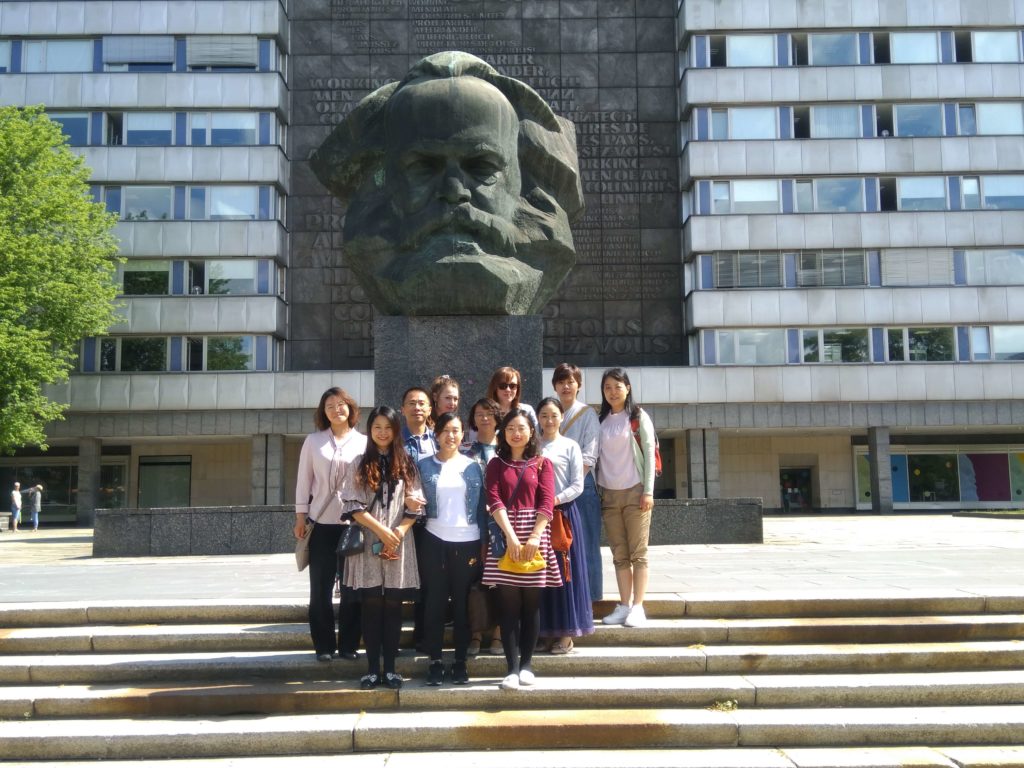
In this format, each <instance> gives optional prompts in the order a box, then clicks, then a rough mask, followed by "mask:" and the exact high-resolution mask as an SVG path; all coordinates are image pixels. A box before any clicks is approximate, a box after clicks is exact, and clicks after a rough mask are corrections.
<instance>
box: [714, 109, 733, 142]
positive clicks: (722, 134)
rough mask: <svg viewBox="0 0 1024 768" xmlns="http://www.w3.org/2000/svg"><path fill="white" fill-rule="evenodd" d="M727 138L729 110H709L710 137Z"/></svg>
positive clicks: (716, 139) (720, 139) (723, 139)
mask: <svg viewBox="0 0 1024 768" xmlns="http://www.w3.org/2000/svg"><path fill="white" fill-rule="evenodd" d="M728 138H729V110H727V109H713V110H711V139H712V141H725V140H726V139H728Z"/></svg>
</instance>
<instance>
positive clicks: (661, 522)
mask: <svg viewBox="0 0 1024 768" xmlns="http://www.w3.org/2000/svg"><path fill="white" fill-rule="evenodd" d="M763 543H764V527H763V524H762V512H761V499H756V498H751V499H743V498H740V499H657V500H655V502H654V513H653V515H652V516H651V544H652V545H660V544H763Z"/></svg>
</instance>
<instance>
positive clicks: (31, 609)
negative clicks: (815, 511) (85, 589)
mask: <svg viewBox="0 0 1024 768" xmlns="http://www.w3.org/2000/svg"><path fill="white" fill-rule="evenodd" d="M614 605H615V604H614V602H613V601H610V600H603V601H599V602H597V603H595V604H594V615H595V616H596V617H597V618H598V619H600V618H601V617H603V616H604V615H605V614H606V613H609V612H610V611H611V610H612V608H614ZM644 607H645V609H646V611H647V615H648V616H650V617H651V618H659V619H671V618H683V617H688V618H694V619H700V618H704V619H720V618H773V617H774V618H781V617H804V618H809V617H826V616H832V617H838V616H912V615H919V616H920V615H943V614H950V615H970V614H982V613H985V614H998V613H1020V614H1024V588H1022V589H1021V590H1019V591H1002V592H999V593H993V594H988V595H978V594H970V593H967V592H961V591H958V590H951V591H943V592H934V591H924V590H899V591H896V590H868V591H853V590H850V591H836V592H833V593H823V594H818V595H810V596H809V595H807V594H801V593H792V594H788V593H764V594H756V595H752V594H750V593H749V592H736V593H732V594H730V593H726V594H723V593H721V592H715V593H708V594H703V593H685V594H684V593H680V594H678V595H674V596H673V595H658V596H657V597H655V598H652V599H650V600H647V601H645V603H644ZM306 611H307V603H306V601H305V600H304V599H282V598H266V599H263V600H258V599H252V598H247V599H245V600H236V599H221V600H209V599H203V600H194V601H181V600H153V601H146V602H140V601H96V602H95V603H77V602H50V603H5V604H3V605H0V627H4V628H14V627H43V626H75V625H83V624H175V623H177V624H198V623H220V622H229V623H289V622H304V621H305V620H306Z"/></svg>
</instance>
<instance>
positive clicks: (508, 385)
mask: <svg viewBox="0 0 1024 768" xmlns="http://www.w3.org/2000/svg"><path fill="white" fill-rule="evenodd" d="M498 389H519V385H518V384H515V383H513V382H511V381H504V382H502V383H501V384H499V385H498Z"/></svg>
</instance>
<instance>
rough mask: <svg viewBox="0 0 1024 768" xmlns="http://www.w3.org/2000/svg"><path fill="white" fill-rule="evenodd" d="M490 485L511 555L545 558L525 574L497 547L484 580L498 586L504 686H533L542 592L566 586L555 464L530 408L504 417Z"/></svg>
mask: <svg viewBox="0 0 1024 768" xmlns="http://www.w3.org/2000/svg"><path fill="white" fill-rule="evenodd" d="M484 485H485V487H486V492H487V505H488V508H489V511H490V514H491V516H492V517H493V518H494V519H495V520H496V521H497V523H498V526H499V527H500V528H501V531H502V533H503V534H504V538H505V544H506V548H507V553H508V555H509V557H510V558H511V559H512V560H514V561H516V562H528V561H530V560H532V559H533V557H534V555H536V554H538V553H539V554H540V556H541V558H542V559H543V561H544V566H543V567H542V568H541V569H540V570H536V571H531V572H529V573H521V572H514V571H508V570H502V569H501V568H499V567H498V562H499V557H498V555H497V553H496V552H495V551H494V550H493V548H491V549H489V550H488V553H487V562H486V564H485V566H484V577H483V583H484V584H490V585H494V586H495V587H497V590H498V604H499V606H500V613H501V622H500V623H501V637H502V641H503V643H504V646H505V663H506V664H507V666H508V670H507V675H506V677H505V679H504V680H502V681H501V687H502V688H504V689H506V690H512V689H516V688H519V687H520V686H530V685H533V682H534V674H533V668H532V660H533V649H534V646H536V644H537V636H538V633H539V630H540V596H541V590H542V589H543V588H544V587H559V586H561V585H562V577H561V575H560V573H559V570H558V561H557V560H556V558H555V552H554V550H553V549H552V548H551V532H550V530H549V528H548V523H550V522H551V517H552V515H553V514H554V502H555V474H554V470H553V468H552V466H551V462H550V461H548V460H547V459H544V458H543V457H541V456H540V450H539V449H538V447H537V432H536V428H535V427H534V425H533V422H532V421H531V420H530V418H529V415H528V414H527V413H526V412H525V411H523V410H521V409H518V408H514V409H512V410H511V411H509V412H508V414H507V415H506V416H505V418H504V419H502V422H501V432H500V433H499V436H498V455H497V456H496V457H495V458H494V459H493V460H491V462H490V463H489V464H488V465H487V475H486V478H485V481H484Z"/></svg>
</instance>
